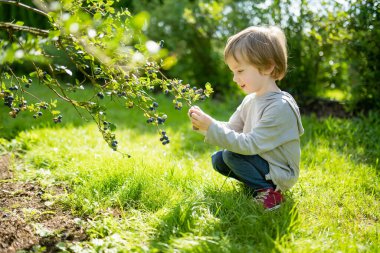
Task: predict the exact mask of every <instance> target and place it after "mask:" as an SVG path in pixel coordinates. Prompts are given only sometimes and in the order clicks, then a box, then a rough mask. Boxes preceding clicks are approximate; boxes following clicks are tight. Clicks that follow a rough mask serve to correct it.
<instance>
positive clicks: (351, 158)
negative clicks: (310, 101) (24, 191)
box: [0, 97, 380, 252]
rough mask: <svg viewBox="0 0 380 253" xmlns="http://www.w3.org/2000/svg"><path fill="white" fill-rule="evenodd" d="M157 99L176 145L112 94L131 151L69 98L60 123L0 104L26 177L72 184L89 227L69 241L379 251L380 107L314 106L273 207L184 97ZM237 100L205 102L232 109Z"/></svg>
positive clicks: (58, 200)
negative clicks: (279, 201)
mask: <svg viewBox="0 0 380 253" xmlns="http://www.w3.org/2000/svg"><path fill="white" fill-rule="evenodd" d="M158 102H159V104H160V108H161V109H162V110H163V111H166V112H167V114H168V116H169V117H168V121H167V123H166V124H165V126H164V128H165V130H166V131H167V133H168V135H169V137H170V139H171V143H170V144H169V145H166V146H163V145H161V143H160V141H159V138H160V136H159V135H158V134H157V131H156V129H155V128H154V127H149V126H147V124H146V123H145V118H143V117H142V116H140V114H139V113H138V112H134V111H130V110H122V109H121V108H120V107H119V106H116V105H113V103H111V102H110V105H111V107H113V109H112V110H110V111H109V112H108V116H109V120H110V121H112V122H115V123H116V124H117V126H118V128H117V130H116V134H117V136H118V140H119V146H120V147H119V148H120V151H122V152H125V153H128V154H130V155H131V156H132V157H131V158H126V157H123V156H122V155H121V154H120V153H118V152H114V151H112V150H111V149H110V148H108V146H107V144H106V143H105V142H104V141H103V140H102V138H101V135H100V133H99V132H98V131H97V129H96V126H95V125H94V124H93V123H91V122H86V121H83V120H82V119H80V117H79V116H78V114H77V113H76V112H75V111H74V110H73V108H71V107H70V106H64V107H63V108H62V113H63V116H64V118H63V119H64V123H63V124H62V125H54V123H50V120H48V119H46V120H44V117H45V115H44V116H43V119H42V120H41V121H36V120H34V119H33V118H32V117H31V115H28V116H26V115H25V116H22V115H21V117H20V118H18V119H15V120H13V119H11V118H10V117H8V116H7V112H4V111H5V110H4V109H5V107H3V106H2V105H1V106H0V109H1V111H0V124H1V125H0V137H3V138H7V139H8V141H5V140H2V143H3V144H2V145H3V147H2V150H3V152H4V151H5V150H8V151H9V150H11V151H13V152H14V154H16V155H17V157H19V159H15V166H14V170H15V174H16V179H17V180H22V181H37V182H38V183H39V184H41V185H42V186H44V185H45V186H46V185H60V186H62V185H64V186H65V187H66V188H67V189H68V190H67V192H65V193H64V194H60V195H59V196H50V200H51V201H53V202H54V203H55V204H54V205H56V206H59V207H62V208H65V209H69V210H71V211H72V212H73V214H74V215H75V216H77V217H79V218H80V219H78V222H80V223H81V224H82V225H83V226H84V227H85V228H86V233H87V234H88V238H89V239H88V240H87V241H82V242H71V243H67V244H64V245H61V249H62V250H63V251H64V250H65V249H66V250H67V251H69V252H73V251H74V252H105V251H106V249H113V250H114V251H107V252H379V248H380V235H379V232H380V225H379V218H380V184H379V181H380V180H379V172H380V164H379V154H380V119H379V114H371V115H369V116H368V117H361V118H354V119H333V118H328V119H323V120H320V119H317V118H315V117H313V116H308V117H306V116H304V117H303V122H304V127H305V135H304V136H302V139H301V141H302V161H301V163H302V164H301V177H300V180H299V182H298V183H297V184H296V186H295V187H294V188H292V189H291V190H290V191H289V192H287V193H286V197H287V201H286V203H285V204H284V205H283V206H282V207H281V208H280V209H278V210H276V211H273V212H265V211H264V210H263V209H262V208H261V207H260V206H258V205H256V204H254V203H253V202H252V200H251V199H250V197H249V196H248V195H247V194H246V193H245V191H244V188H243V187H242V186H241V185H240V184H239V183H238V182H236V181H234V180H231V179H228V180H225V178H224V177H223V176H221V175H219V174H217V173H216V172H214V171H213V169H212V167H211V164H210V155H211V154H212V153H213V152H214V151H216V150H217V147H213V146H209V145H206V144H205V143H204V142H203V138H202V136H200V135H198V134H196V133H194V132H193V131H192V130H191V125H190V123H189V122H188V120H187V116H186V108H184V110H183V111H180V112H179V111H176V110H174V108H172V106H171V100H170V99H168V98H166V97H159V100H158ZM106 103H108V102H106ZM237 103H238V102H234V103H232V104H231V105H226V104H221V103H217V102H212V101H206V102H204V103H201V104H199V105H200V106H201V107H202V108H204V109H205V111H206V112H209V113H211V114H213V115H215V117H216V118H218V119H222V120H226V119H228V116H229V115H230V114H231V113H232V111H233V108H234V106H236V105H237ZM46 118H47V117H46ZM24 129H28V130H26V131H24ZM10 139H12V140H10ZM0 183H1V181H0ZM0 208H1V207H0Z"/></svg>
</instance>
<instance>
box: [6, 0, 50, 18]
mask: <svg viewBox="0 0 380 253" xmlns="http://www.w3.org/2000/svg"><path fill="white" fill-rule="evenodd" d="M0 4H10V5H16V6H20V7H22V8H25V9H27V10H30V11H33V12H36V13H38V14H41V15H43V16H45V17H49V15H48V14H47V13H46V12H44V11H41V10H40V9H37V8H33V7H31V6H29V5H26V4H23V3H20V1H14V0H0Z"/></svg>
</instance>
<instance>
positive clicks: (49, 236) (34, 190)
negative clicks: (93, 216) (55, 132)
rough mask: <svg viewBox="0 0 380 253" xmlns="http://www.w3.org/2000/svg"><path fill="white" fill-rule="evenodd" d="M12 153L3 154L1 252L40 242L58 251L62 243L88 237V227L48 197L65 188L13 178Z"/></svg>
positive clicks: (0, 166)
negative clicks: (43, 186)
mask: <svg viewBox="0 0 380 253" xmlns="http://www.w3.org/2000/svg"><path fill="white" fill-rule="evenodd" d="M11 177H12V173H11V171H10V159H9V156H4V155H3V156H0V253H5V252H6V253H12V252H16V251H17V250H21V249H25V250H27V249H31V248H33V246H36V245H40V246H42V247H45V250H44V252H57V251H59V250H58V248H57V246H56V245H57V244H58V243H59V242H73V241H83V240H86V234H85V231H84V228H82V227H81V226H80V225H78V223H77V222H75V217H73V216H72V215H71V213H70V211H68V210H63V209H62V208H61V207H60V206H59V205H58V204H54V201H49V200H47V199H46V194H49V195H50V196H54V195H60V194H62V193H63V189H62V188H60V187H57V186H52V187H49V188H45V189H43V188H42V187H41V186H39V185H38V184H37V183H36V182H19V181H17V180H15V179H12V178H11Z"/></svg>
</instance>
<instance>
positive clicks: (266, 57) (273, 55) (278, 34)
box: [224, 26, 287, 80]
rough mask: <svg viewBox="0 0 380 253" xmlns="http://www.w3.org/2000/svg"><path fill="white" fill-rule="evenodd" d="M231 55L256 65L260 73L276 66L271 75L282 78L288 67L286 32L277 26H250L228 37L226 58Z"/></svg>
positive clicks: (274, 77)
mask: <svg viewBox="0 0 380 253" xmlns="http://www.w3.org/2000/svg"><path fill="white" fill-rule="evenodd" d="M230 56H233V57H234V59H235V61H237V62H239V60H244V61H246V62H248V63H250V64H252V65H254V66H255V67H256V68H257V69H258V70H259V72H260V73H262V72H263V71H265V70H269V69H271V68H272V67H274V68H273V71H272V72H271V73H270V76H271V77H272V78H273V79H275V80H281V79H282V78H284V76H285V74H286V69H287V50H286V38H285V34H284V32H283V31H282V30H281V29H280V28H278V27H276V26H268V27H257V26H251V27H248V28H246V29H244V30H243V31H241V32H239V33H237V34H235V35H233V36H231V37H230V38H228V40H227V45H226V47H225V49H224V60H225V61H226V60H227V58H228V57H230Z"/></svg>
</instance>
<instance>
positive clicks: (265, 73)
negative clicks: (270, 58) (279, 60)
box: [263, 64, 276, 75]
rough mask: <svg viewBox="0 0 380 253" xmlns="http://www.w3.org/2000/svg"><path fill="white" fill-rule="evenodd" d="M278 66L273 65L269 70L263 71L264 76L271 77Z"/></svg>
mask: <svg viewBox="0 0 380 253" xmlns="http://www.w3.org/2000/svg"><path fill="white" fill-rule="evenodd" d="M275 67H276V65H274V64H272V65H271V66H270V67H269V68H267V69H266V70H264V71H263V74H264V75H271V74H272V72H273V70H274V68H275Z"/></svg>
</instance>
